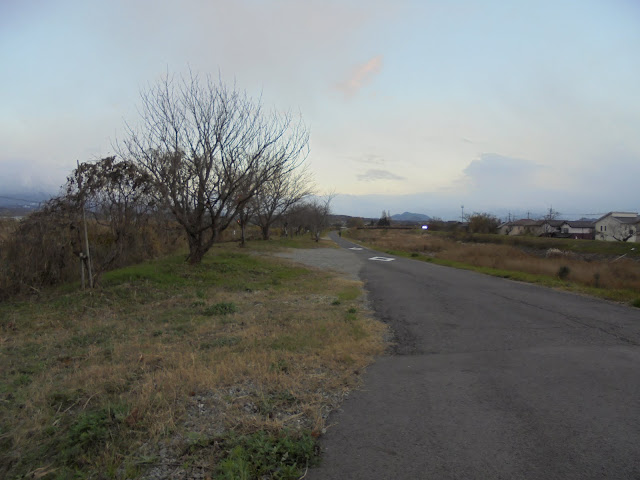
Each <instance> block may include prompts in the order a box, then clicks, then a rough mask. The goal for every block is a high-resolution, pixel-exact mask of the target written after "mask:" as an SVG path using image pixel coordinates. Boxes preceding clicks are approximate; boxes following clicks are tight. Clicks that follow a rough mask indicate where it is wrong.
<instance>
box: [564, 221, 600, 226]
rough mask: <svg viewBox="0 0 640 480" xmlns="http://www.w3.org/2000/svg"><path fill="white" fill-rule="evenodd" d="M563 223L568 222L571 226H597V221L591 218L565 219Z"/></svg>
mask: <svg viewBox="0 0 640 480" xmlns="http://www.w3.org/2000/svg"><path fill="white" fill-rule="evenodd" d="M563 223H566V224H567V225H569V226H570V227H571V228H595V226H596V222H592V221H590V220H565V221H564V222H563Z"/></svg>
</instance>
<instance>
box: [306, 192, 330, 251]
mask: <svg viewBox="0 0 640 480" xmlns="http://www.w3.org/2000/svg"><path fill="white" fill-rule="evenodd" d="M334 197H335V194H329V195H325V196H324V197H314V198H313V199H311V200H309V201H307V202H306V203H305V207H306V212H305V213H306V218H307V222H308V225H309V230H310V231H311V235H312V236H313V238H314V239H315V241H316V242H319V241H320V234H321V233H322V231H323V230H324V229H325V228H327V226H328V220H329V215H330V214H331V201H332V200H333V198H334Z"/></svg>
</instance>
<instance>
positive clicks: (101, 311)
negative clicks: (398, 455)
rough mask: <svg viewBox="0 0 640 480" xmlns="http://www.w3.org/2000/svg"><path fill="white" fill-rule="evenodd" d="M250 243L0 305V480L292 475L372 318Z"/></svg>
mask: <svg viewBox="0 0 640 480" xmlns="http://www.w3.org/2000/svg"><path fill="white" fill-rule="evenodd" d="M305 243H306V242H305ZM305 243H302V244H301V243H298V244H297V245H298V246H300V245H303V246H306V245H305ZM309 243H311V242H309ZM256 245H257V247H258V249H259V250H260V251H261V254H260V255H255V254H254V253H253V252H252V245H250V246H249V247H248V248H245V249H240V248H238V247H237V246H236V245H235V244H233V245H217V246H216V247H215V248H214V249H213V250H212V251H211V252H210V253H209V254H208V255H207V256H206V257H205V260H204V261H203V263H202V265H199V266H196V267H191V266H189V265H187V264H185V263H184V262H183V258H184V257H181V256H173V257H169V258H165V259H162V260H159V261H154V262H147V263H144V264H141V265H137V266H132V267H127V268H124V269H121V270H116V271H113V272H109V273H107V274H105V276H104V281H103V286H102V287H101V288H100V289H98V290H95V291H92V292H89V291H87V292H81V291H77V290H74V289H73V288H72V286H69V285H67V286H63V287H61V288H59V289H56V290H51V291H47V292H45V293H43V294H42V295H41V296H39V297H37V298H35V297H34V298H31V299H26V300H20V301H13V302H6V303H4V304H1V305H0V335H1V336H0V373H1V375H0V404H1V406H2V408H1V409H0V477H2V478H8V479H11V478H25V477H30V478H44V479H68V478H193V476H195V475H201V476H202V477H203V478H206V477H207V476H210V477H212V478H299V476H300V475H302V473H303V472H304V469H305V468H306V466H307V465H310V464H312V463H313V461H314V458H315V438H317V437H318V436H319V435H321V434H322V432H323V429H324V422H325V420H326V418H327V415H328V413H329V412H330V411H331V410H332V409H334V408H336V406H337V405H338V404H339V403H340V402H341V400H342V398H343V396H344V394H345V392H347V391H348V390H349V389H350V388H352V387H353V386H354V385H356V384H357V382H358V376H359V373H360V372H361V371H362V369H363V368H364V367H365V366H366V365H367V364H368V363H370V362H371V360H372V358H373V356H374V355H376V354H379V353H381V352H382V351H383V349H384V344H383V340H382V339H383V336H384V327H383V326H382V325H381V324H379V323H378V322H375V321H374V320H372V319H371V318H370V317H369V316H368V315H367V312H366V311H364V310H363V308H362V305H361V302H360V297H359V291H360V289H361V285H360V284H359V283H358V282H354V281H351V280H346V279H343V278H340V277H336V276H335V274H333V273H329V272H324V271H316V270H310V269H307V268H302V267H300V266H294V265H292V264H290V263H287V262H286V261H284V260H281V259H275V258H272V257H270V256H269V255H265V253H268V251H269V250H271V249H280V248H283V246H282V244H278V242H257V243H256ZM285 245H286V247H290V246H291V245H290V241H287V243H286V244H285ZM311 246H315V245H311ZM320 246H322V244H321V245H320ZM336 299H339V303H338V304H335V300H336Z"/></svg>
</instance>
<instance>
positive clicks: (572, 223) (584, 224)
mask: <svg viewBox="0 0 640 480" xmlns="http://www.w3.org/2000/svg"><path fill="white" fill-rule="evenodd" d="M594 233H595V223H594V222H592V221H590V220H565V221H564V222H562V225H560V234H561V235H562V236H563V237H567V238H584V239H588V240H593V237H594Z"/></svg>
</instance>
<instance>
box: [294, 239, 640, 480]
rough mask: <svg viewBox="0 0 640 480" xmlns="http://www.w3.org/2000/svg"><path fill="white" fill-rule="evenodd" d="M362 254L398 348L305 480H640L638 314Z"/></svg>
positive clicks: (350, 404)
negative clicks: (319, 462) (317, 465)
mask: <svg viewBox="0 0 640 480" xmlns="http://www.w3.org/2000/svg"><path fill="white" fill-rule="evenodd" d="M332 238H334V240H336V241H337V242H338V244H339V245H340V246H341V247H343V248H345V249H351V248H358V246H357V245H355V244H352V243H350V242H347V241H345V240H342V239H338V238H337V235H334V236H333V237H332ZM351 252H352V253H353V255H354V256H356V259H357V260H358V261H360V262H361V264H362V268H361V270H360V276H361V278H362V280H364V281H365V285H366V288H367V290H368V291H369V296H370V301H371V303H372V305H373V307H374V309H375V312H376V314H377V316H378V317H379V318H380V319H381V320H384V321H385V322H388V323H389V324H390V325H391V327H392V328H393V331H394V332H395V335H396V342H397V344H396V346H395V347H394V352H393V354H390V355H387V356H384V357H382V358H380V359H378V360H377V361H376V363H375V364H373V365H372V366H370V367H369V368H368V370H367V373H366V375H365V382H364V386H363V387H362V388H361V389H360V390H358V391H356V392H354V393H352V394H351V396H350V397H349V398H348V399H347V401H346V402H345V403H344V404H343V407H342V409H341V410H340V411H339V412H337V413H336V414H334V415H332V416H331V417H330V419H329V424H330V427H329V428H328V430H327V434H326V435H324V436H323V437H322V440H321V447H322V449H323V460H322V463H321V465H320V467H318V468H315V469H311V470H310V471H309V472H308V473H307V476H306V478H307V479H311V480H321V479H345V480H356V479H368V480H369V479H439V480H440V479H442V480H445V479H465V480H466V479H510V480H511V479H562V480H568V479H580V480H584V479H604V478H607V479H640V347H639V345H640V310H639V309H634V308H632V307H625V306H622V305H617V304H613V303H610V302H606V301H602V300H597V299H592V298H587V297H582V296H578V295H573V294H569V293H563V292H557V291H554V290H550V289H546V288H542V287H537V286H534V285H528V284H523V283H517V282H513V281H509V280H505V279H499V278H495V277H490V276H485V275H481V274H477V273H474V272H468V271H463V270H456V269H452V268H446V267H441V266H437V265H431V264H428V263H424V262H419V261H415V260H409V259H403V258H395V259H393V260H388V259H389V258H393V257H391V256H389V255H386V254H382V253H379V252H374V251H371V250H367V249H361V250H351ZM376 257H378V258H376Z"/></svg>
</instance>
